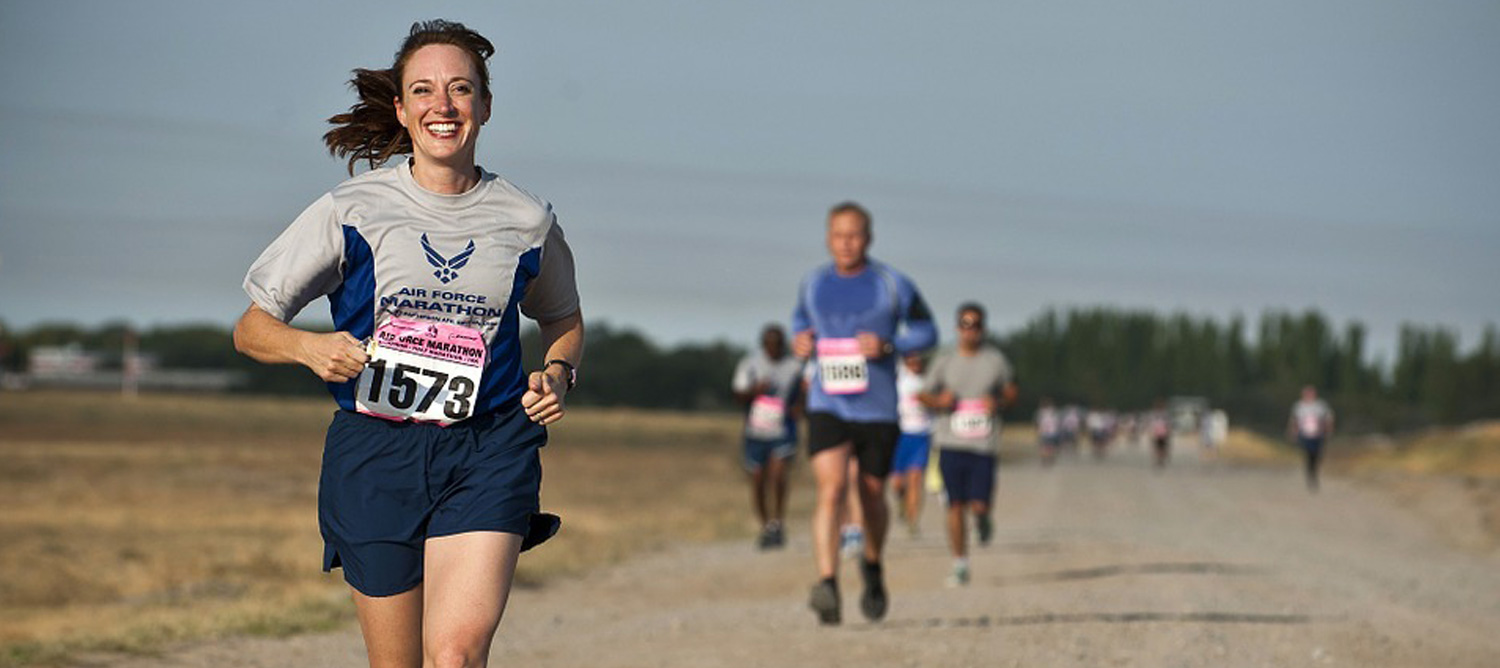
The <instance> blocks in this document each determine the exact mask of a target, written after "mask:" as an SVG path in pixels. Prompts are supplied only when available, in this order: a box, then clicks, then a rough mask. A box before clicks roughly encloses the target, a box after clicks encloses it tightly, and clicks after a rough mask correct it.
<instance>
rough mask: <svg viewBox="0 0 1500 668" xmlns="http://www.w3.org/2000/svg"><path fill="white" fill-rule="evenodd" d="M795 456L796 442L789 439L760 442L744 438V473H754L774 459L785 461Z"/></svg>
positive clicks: (755, 439) (756, 439) (759, 440)
mask: <svg viewBox="0 0 1500 668" xmlns="http://www.w3.org/2000/svg"><path fill="white" fill-rule="evenodd" d="M796 455H797V442H796V441H793V440H790V439H780V440H770V441H766V440H761V439H758V438H750V437H748V436H746V437H745V461H744V465H745V472H746V473H755V472H756V471H759V470H761V469H763V468H765V467H766V464H769V463H771V458H772V457H775V458H777V459H780V460H782V461H786V460H788V459H791V458H792V457H795V456H796Z"/></svg>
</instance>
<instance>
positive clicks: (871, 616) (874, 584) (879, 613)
mask: <svg viewBox="0 0 1500 668" xmlns="http://www.w3.org/2000/svg"><path fill="white" fill-rule="evenodd" d="M859 574H860V575H862V576H864V579H865V593H864V595H863V596H860V597H859V611H860V612H863V613H865V619H868V620H870V621H872V622H876V621H880V618H882V617H885V609H886V607H887V606H888V605H889V604H890V601H888V600H887V599H886V595H885V581H884V579H883V578H882V577H881V568H880V562H874V563H871V562H868V561H865V560H863V559H861V560H860V561H859Z"/></svg>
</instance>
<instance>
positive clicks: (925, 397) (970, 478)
mask: <svg viewBox="0 0 1500 668" xmlns="http://www.w3.org/2000/svg"><path fill="white" fill-rule="evenodd" d="M984 331H985V330H984V307H982V306H980V305H979V304H976V303H973V302H969V303H965V304H964V305H962V306H960V307H959V308H958V346H957V347H956V348H955V349H952V350H944V351H943V352H941V353H939V354H938V356H937V359H935V360H934V361H933V363H932V369H931V370H930V371H928V372H927V380H926V384H925V385H924V386H923V388H922V394H921V395H920V399H921V401H922V403H923V404H925V405H926V406H927V407H928V408H931V409H932V410H933V411H934V414H933V429H932V442H933V444H934V445H936V446H937V448H938V467H939V468H940V469H941V470H942V472H943V486H944V488H945V489H946V490H947V492H948V543H949V547H950V548H951V549H952V552H953V559H954V562H953V572H952V574H951V575H950V576H949V578H948V584H949V585H950V586H961V585H965V584H968V582H969V559H968V532H967V530H966V523H965V521H964V520H965V517H964V511H966V510H967V511H968V512H970V513H972V514H973V515H974V519H975V525H976V527H977V529H978V533H979V544H980V545H987V544H989V542H990V537H991V536H992V535H993V531H994V528H993V527H994V525H993V522H992V520H991V519H990V504H991V501H992V499H993V497H994V489H995V463H996V460H995V453H996V451H997V450H998V449H999V444H1000V411H1001V410H1002V409H1004V408H1005V407H1006V406H1009V405H1010V404H1011V402H1013V401H1015V397H1016V385H1015V383H1014V382H1013V381H1012V372H1011V366H1010V362H1009V361H1008V360H1006V359H1005V355H1003V354H1001V352H1000V351H999V350H998V349H996V348H995V347H994V346H991V345H988V344H986V343H985V341H984Z"/></svg>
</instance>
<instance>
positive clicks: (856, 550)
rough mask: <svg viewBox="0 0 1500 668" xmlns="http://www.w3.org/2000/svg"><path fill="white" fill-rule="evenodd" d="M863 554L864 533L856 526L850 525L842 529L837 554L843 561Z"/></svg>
mask: <svg viewBox="0 0 1500 668" xmlns="http://www.w3.org/2000/svg"><path fill="white" fill-rule="evenodd" d="M864 553H865V532H864V530H862V529H860V528H859V525H858V524H850V525H846V526H845V527H844V531H843V533H842V534H840V537H839V554H842V555H844V558H845V559H853V558H855V557H857V556H859V555H861V554H864Z"/></svg>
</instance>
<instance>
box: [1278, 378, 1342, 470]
mask: <svg viewBox="0 0 1500 668" xmlns="http://www.w3.org/2000/svg"><path fill="white" fill-rule="evenodd" d="M1286 434H1287V438H1291V439H1295V440H1296V442H1297V444H1298V445H1300V446H1302V454H1303V456H1304V457H1305V458H1306V462H1307V489H1308V491H1311V492H1316V491H1318V465H1319V463H1321V461H1322V459H1323V443H1324V442H1325V441H1327V439H1328V437H1329V436H1332V435H1333V409H1331V408H1329V407H1328V402H1326V401H1323V400H1322V399H1319V398H1318V391H1317V390H1316V389H1314V388H1313V386H1311V385H1308V386H1307V387H1304V388H1302V400H1301V401H1298V402H1297V403H1295V404H1292V414H1291V416H1290V417H1288V418H1287V422H1286Z"/></svg>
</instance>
